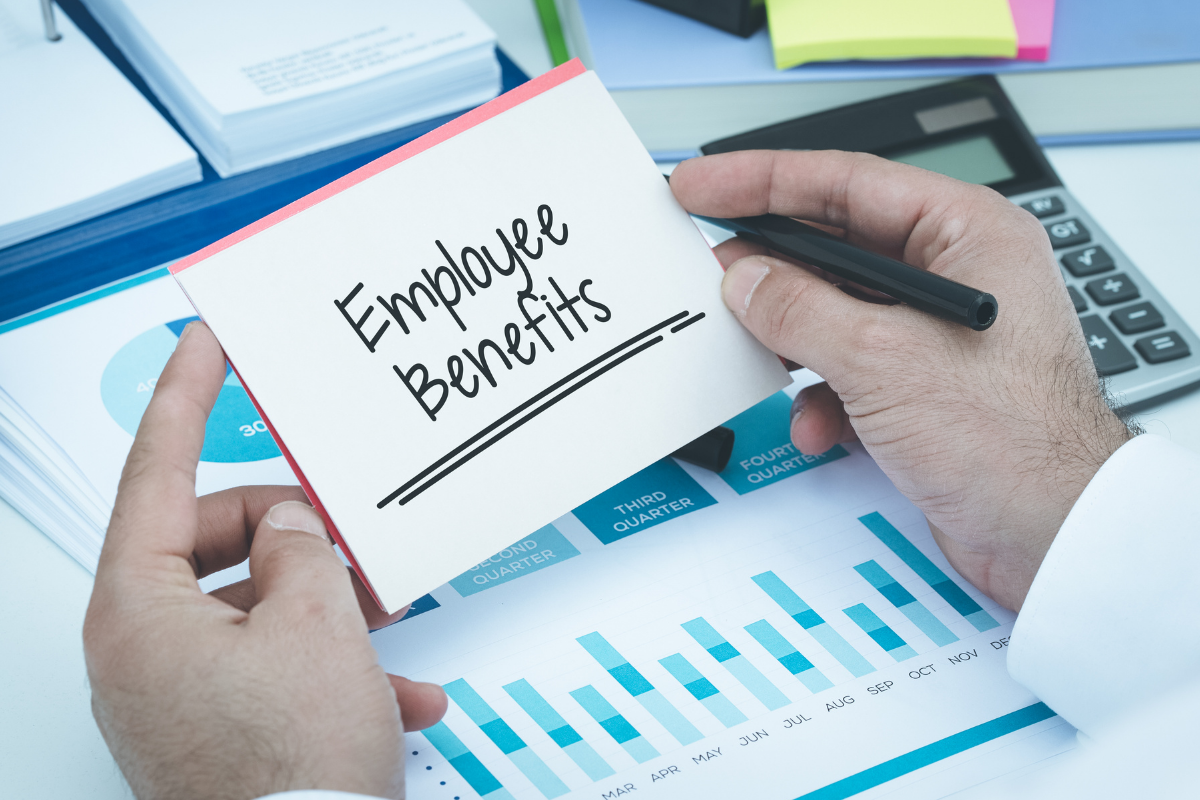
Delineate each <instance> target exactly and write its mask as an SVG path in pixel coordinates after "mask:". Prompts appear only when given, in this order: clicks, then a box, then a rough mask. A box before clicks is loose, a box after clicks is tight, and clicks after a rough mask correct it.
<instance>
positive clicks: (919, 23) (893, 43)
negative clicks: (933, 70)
mask: <svg viewBox="0 0 1200 800" xmlns="http://www.w3.org/2000/svg"><path fill="white" fill-rule="evenodd" d="M767 19H768V21H769V23H770V27H771V42H772V44H773V46H774V48H775V66H776V67H777V68H779V69H787V68H788V67H794V66H796V65H797V64H803V63H805V62H808V61H841V60H846V59H893V58H951V57H963V56H990V57H1001V58H1013V57H1015V56H1016V54H1017V29H1016V27H1015V26H1014V25H1013V18H1012V12H1011V11H1010V10H1009V7H1008V0H832V1H831V0H767Z"/></svg>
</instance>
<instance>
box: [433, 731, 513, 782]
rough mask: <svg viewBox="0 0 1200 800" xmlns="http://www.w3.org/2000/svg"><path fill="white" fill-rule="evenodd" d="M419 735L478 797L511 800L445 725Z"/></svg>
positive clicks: (493, 776) (492, 776)
mask: <svg viewBox="0 0 1200 800" xmlns="http://www.w3.org/2000/svg"><path fill="white" fill-rule="evenodd" d="M421 733H422V734H424V736H425V738H426V739H428V740H429V743H430V744H432V745H433V747H434V749H436V750H437V751H438V752H439V753H441V754H442V757H443V758H445V759H446V760H447V761H448V762H450V766H451V767H453V768H454V771H455V772H457V773H458V774H459V775H460V776H462V779H463V780H465V781H466V782H467V785H468V786H470V787H471V788H472V789H474V790H475V793H476V794H478V795H479V796H480V797H487V798H490V800H512V795H511V794H510V793H509V791H508V790H507V789H505V788H504V787H503V786H501V785H500V781H498V780H496V776H495V775H493V774H492V773H491V772H490V771H489V770H488V768H487V767H485V766H484V765H483V764H482V762H480V760H479V759H478V758H476V757H475V754H474V753H472V752H471V751H470V750H468V749H467V746H466V745H465V744H463V742H462V739H459V738H458V737H457V736H455V735H454V731H452V730H450V729H449V728H448V727H446V723H444V722H438V723H436V724H434V725H432V726H430V727H428V728H426V729H425V730H423V731H421Z"/></svg>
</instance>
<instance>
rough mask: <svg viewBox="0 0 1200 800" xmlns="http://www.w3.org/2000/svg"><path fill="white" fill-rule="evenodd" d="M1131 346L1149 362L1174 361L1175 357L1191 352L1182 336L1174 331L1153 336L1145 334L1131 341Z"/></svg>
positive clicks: (1181, 356)
mask: <svg viewBox="0 0 1200 800" xmlns="http://www.w3.org/2000/svg"><path fill="white" fill-rule="evenodd" d="M1133 346H1134V347H1136V348H1137V350H1138V352H1139V353H1141V354H1142V358H1144V359H1146V360H1147V361H1149V362H1150V363H1151V364H1161V363H1162V362H1164V361H1174V360H1175V359H1177V358H1183V357H1184V356H1187V355H1191V353H1192V351H1191V350H1190V349H1188V346H1187V342H1185V341H1183V337H1182V336H1180V335H1179V334H1178V333H1176V332H1175V331H1167V332H1166V333H1156V334H1155V335H1153V336H1147V337H1146V338H1145V339H1138V340H1137V341H1136V342H1134V343H1133Z"/></svg>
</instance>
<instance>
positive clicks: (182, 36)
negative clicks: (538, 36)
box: [31, 0, 500, 176]
mask: <svg viewBox="0 0 1200 800" xmlns="http://www.w3.org/2000/svg"><path fill="white" fill-rule="evenodd" d="M85 2H86V5H87V6H88V8H89V9H90V10H91V12H92V14H93V15H94V16H95V17H96V19H97V20H98V21H99V22H100V24H101V25H103V26H104V28H105V29H106V30H107V31H108V32H109V34H110V35H111V36H112V38H113V40H114V41H116V43H117V45H118V46H119V47H120V48H121V49H122V50H123V51H124V52H125V54H126V55H127V56H128V57H129V60H130V61H131V62H133V64H134V66H136V67H137V69H138V71H139V72H141V74H142V75H143V76H144V77H145V78H146V81H147V82H148V83H149V84H150V86H151V88H153V89H154V91H155V93H157V94H158V96H159V97H160V98H161V99H162V101H163V103H164V104H165V105H166V106H167V107H168V108H169V109H170V110H171V113H173V114H174V115H175V118H176V119H177V120H178V121H179V123H180V125H182V126H183V128H184V130H186V131H187V133H188V135H190V136H191V137H192V141H194V142H195V143H196V145H197V146H198V147H199V148H200V150H201V151H202V152H203V153H204V155H205V157H206V158H207V159H208V160H209V162H211V163H212V165H213V167H214V168H215V169H216V171H217V172H218V173H220V174H221V175H222V176H227V175H232V174H236V173H239V172H244V171H246V170H250V169H254V168H256V167H262V166H265V165H267V164H274V163H276V162H279V161H285V160H287V159H290V158H295V157H297V156H302V155H305V154H307V153H313V152H316V151H318V150H323V149H325V148H328V147H333V146H335V145H338V144H343V143H345V142H350V141H354V140H356V139H360V138H362V137H364V136H369V135H372V134H376V133H381V132H384V131H388V130H393V129H395V128H399V127H403V126H405V125H410V124H413V123H416V122H420V121H422V120H426V119H431V118H433V117H437V116H440V115H443V114H448V113H451V112H454V111H459V110H462V109H465V108H468V107H470V106H474V105H478V104H479V103H481V102H483V101H485V100H488V99H490V98H492V97H495V96H496V94H498V93H499V91H500V66H499V63H498V62H497V60H496V54H495V36H494V34H493V33H492V31H491V30H490V29H489V28H488V27H487V25H485V24H484V23H483V21H482V20H480V19H479V17H478V16H476V15H475V13H474V12H473V11H471V9H470V8H468V7H467V6H466V5H465V4H464V3H463V2H462V0H438V2H436V3H428V2H420V1H419V0H343V1H342V2H338V3H323V2H311V1H309V2H305V1H304V0H300V2H296V0H287V1H284V0H276V1H275V2H269V1H266V0H264V2H255V3H245V2H239V1H238V0H209V1H208V2H204V3H193V2H185V1H184V0H85ZM31 5H32V4H31Z"/></svg>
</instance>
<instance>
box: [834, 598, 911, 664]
mask: <svg viewBox="0 0 1200 800" xmlns="http://www.w3.org/2000/svg"><path fill="white" fill-rule="evenodd" d="M842 612H843V613H845V615H846V616H847V617H849V618H850V619H851V620H852V621H853V622H854V624H855V625H857V626H858V627H860V628H862V629H863V631H864V632H865V633H866V634H867V635H868V636H870V637H871V638H872V639H874V640H875V644H877V645H879V646H880V647H882V648H883V649H884V650H887V651H888V654H889V655H891V657H892V658H894V659H896V660H897V661H904V660H905V659H908V658H915V657H916V655H917V651H916V650H913V649H912V646H911V645H909V643H908V642H906V641H904V640H903V639H901V638H900V634H898V633H896V632H895V631H894V630H892V629H891V627H890V626H889V625H888V624H887V623H886V622H884V621H883V620H881V619H880V618H879V617H878V616H876V614H875V612H874V611H872V610H871V609H869V608H867V607H866V606H865V605H863V604H862V603H859V604H858V605H856V606H850V607H849V608H844V609H842Z"/></svg>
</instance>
